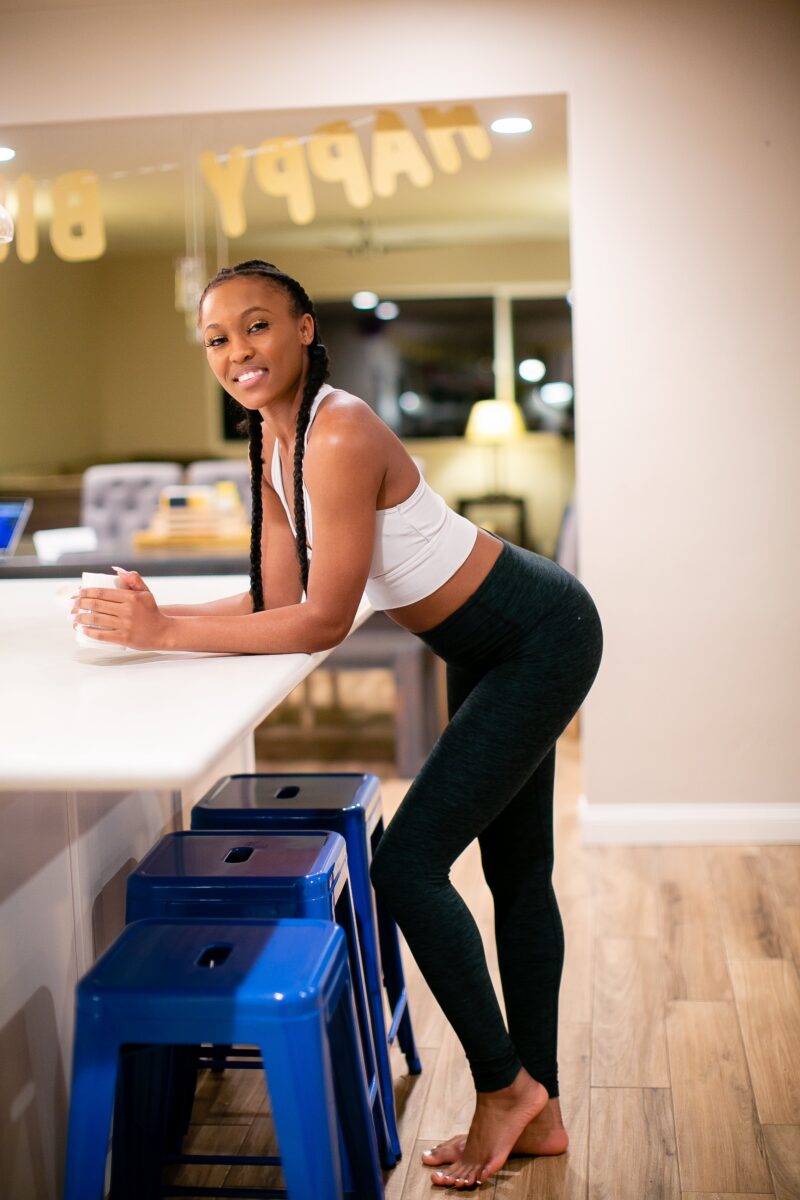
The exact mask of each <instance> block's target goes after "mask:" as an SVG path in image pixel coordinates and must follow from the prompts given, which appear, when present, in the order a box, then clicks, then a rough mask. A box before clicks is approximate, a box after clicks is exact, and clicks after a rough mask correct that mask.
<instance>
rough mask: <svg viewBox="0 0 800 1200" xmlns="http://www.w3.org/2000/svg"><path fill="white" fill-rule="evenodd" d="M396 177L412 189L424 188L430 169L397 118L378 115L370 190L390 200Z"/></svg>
mask: <svg viewBox="0 0 800 1200" xmlns="http://www.w3.org/2000/svg"><path fill="white" fill-rule="evenodd" d="M398 175H407V176H408V178H409V179H410V180H411V182H412V183H413V184H414V187H427V186H428V185H429V184H430V183H432V182H433V167H432V166H431V164H430V163H429V162H428V160H427V158H426V157H425V155H424V154H423V153H422V151H421V150H420V147H419V142H418V141H417V139H416V138H415V137H414V135H413V133H412V132H411V130H410V129H407V128H406V126H405V125H404V124H403V122H402V121H401V120H400V118H399V117H398V116H397V114H396V113H392V112H379V113H378V114H377V116H376V118H375V132H374V133H373V135H372V186H373V187H374V189H375V193H376V195H378V196H393V195H394V194H395V192H396V191H397V177H398Z"/></svg>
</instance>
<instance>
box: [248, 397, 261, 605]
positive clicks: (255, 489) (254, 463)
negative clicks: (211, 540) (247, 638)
mask: <svg viewBox="0 0 800 1200" xmlns="http://www.w3.org/2000/svg"><path fill="white" fill-rule="evenodd" d="M247 425H248V430H249V434H250V440H249V446H248V453H249V455H250V494H251V496H252V501H253V502H252V510H253V516H252V521H251V524H250V595H251V596H252V597H253V612H263V611H264V581H263V580H262V578H261V525H262V522H263V518H264V507H263V504H262V502H261V499H262V498H261V476H262V474H263V471H264V463H263V461H262V458H261V452H262V448H263V445H264V423H263V421H262V420H261V413H259V412H251V411H248V413H247Z"/></svg>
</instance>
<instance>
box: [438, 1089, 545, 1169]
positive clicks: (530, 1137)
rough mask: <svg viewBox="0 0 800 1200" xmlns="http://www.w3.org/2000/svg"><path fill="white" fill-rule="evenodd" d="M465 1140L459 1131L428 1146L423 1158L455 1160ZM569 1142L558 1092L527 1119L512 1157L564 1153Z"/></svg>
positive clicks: (513, 1148) (462, 1149)
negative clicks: (536, 1114) (530, 1119)
mask: <svg viewBox="0 0 800 1200" xmlns="http://www.w3.org/2000/svg"><path fill="white" fill-rule="evenodd" d="M466 1144H467V1135H466V1134H465V1133H461V1134H457V1135H456V1136H455V1137H452V1138H449V1139H448V1140H447V1141H446V1142H440V1143H439V1145H438V1146H433V1147H432V1148H431V1149H430V1150H426V1151H425V1152H424V1153H423V1155H422V1161H423V1162H424V1163H425V1166H426V1167H440V1166H441V1165H442V1164H443V1163H453V1162H456V1161H458V1159H459V1158H460V1156H461V1155H462V1154H463V1153H464V1147H465V1146H466ZM568 1146H569V1134H568V1133H567V1131H566V1129H565V1128H564V1122H563V1120H562V1119H561V1101H560V1100H559V1098H558V1096H556V1097H555V1098H553V1099H550V1100H548V1102H547V1104H545V1106H544V1108H543V1109H542V1111H541V1112H540V1113H539V1115H538V1116H536V1117H534V1118H533V1120H532V1121H529V1122H528V1124H527V1125H526V1126H525V1128H524V1129H523V1131H522V1133H521V1134H520V1135H519V1137H518V1138H517V1140H516V1142H515V1143H514V1145H513V1146H512V1148H511V1154H510V1155H509V1158H512V1157H513V1156H514V1155H517V1154H564V1152H565V1151H566V1149H567V1147H568Z"/></svg>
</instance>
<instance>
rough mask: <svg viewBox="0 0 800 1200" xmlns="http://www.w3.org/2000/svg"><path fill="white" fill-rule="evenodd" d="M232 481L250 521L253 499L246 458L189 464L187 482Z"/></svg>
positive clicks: (208, 459) (209, 459)
mask: <svg viewBox="0 0 800 1200" xmlns="http://www.w3.org/2000/svg"><path fill="white" fill-rule="evenodd" d="M227 479H231V480H233V482H234V483H235V484H236V486H237V488H238V489H239V495H240V496H241V498H242V504H243V506H244V511H245V513H246V515H247V519H248V521H250V520H252V517H253V497H252V494H251V492H250V464H249V462H248V461H247V459H246V458H202V459H199V460H198V461H197V462H193V463H189V466H188V467H187V468H186V482H187V483H197V484H208V485H210V486H211V487H213V486H214V484H215V483H220V482H222V481H223V480H227Z"/></svg>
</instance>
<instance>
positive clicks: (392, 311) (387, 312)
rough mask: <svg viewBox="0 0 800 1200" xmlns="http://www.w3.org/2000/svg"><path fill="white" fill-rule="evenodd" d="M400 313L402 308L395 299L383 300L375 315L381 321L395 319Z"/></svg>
mask: <svg viewBox="0 0 800 1200" xmlns="http://www.w3.org/2000/svg"><path fill="white" fill-rule="evenodd" d="M399 315H400V309H399V308H398V306H397V305H396V304H395V302H394V300H381V302H380V304H379V305H378V307H377V308H376V309H375V316H376V317H378V318H379V319H380V320H381V321H393V320H394V319H395V317H397V316H399Z"/></svg>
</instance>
